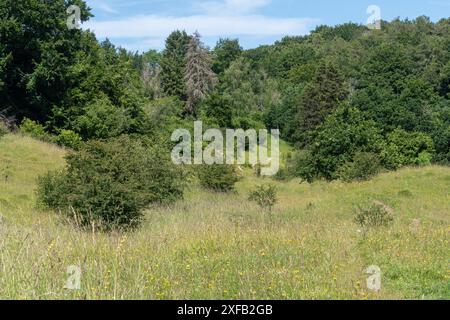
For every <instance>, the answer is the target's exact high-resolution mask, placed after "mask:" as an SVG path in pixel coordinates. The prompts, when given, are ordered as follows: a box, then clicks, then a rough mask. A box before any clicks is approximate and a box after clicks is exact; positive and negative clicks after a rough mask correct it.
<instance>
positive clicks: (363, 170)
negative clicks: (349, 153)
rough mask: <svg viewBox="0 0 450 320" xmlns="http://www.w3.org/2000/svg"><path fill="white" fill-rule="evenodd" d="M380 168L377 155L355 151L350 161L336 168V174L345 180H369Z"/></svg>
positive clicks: (379, 160)
mask: <svg viewBox="0 0 450 320" xmlns="http://www.w3.org/2000/svg"><path fill="white" fill-rule="evenodd" d="M380 170H381V159H380V157H379V155H377V154H375V153H370V152H357V153H356V154H355V156H354V157H353V159H352V161H349V162H346V163H345V164H344V165H342V166H341V167H340V168H339V169H338V176H339V177H340V178H341V179H342V180H344V181H347V182H350V181H355V180H359V181H363V180H369V179H370V178H372V177H373V176H375V175H377V174H378V173H379V172H380Z"/></svg>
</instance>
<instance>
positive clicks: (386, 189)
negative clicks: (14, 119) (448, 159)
mask: <svg viewBox="0 0 450 320" xmlns="http://www.w3.org/2000/svg"><path fill="white" fill-rule="evenodd" d="M0 151H1V152H0V174H1V176H0V214H1V216H2V222H1V223H0V234H1V237H0V297H2V298H6V299H11V298H36V299H69V298H85V299H99V298H105V299H164V298H173V299H212V298H214V299H222V298H223V299H235V298H238V299H288V298H289V299H291V298H301V299H321V298H332V299H340V298H342V299H351V298H356V299H380V298H381V299H393V298H424V299H430V298H448V297H449V296H450V285H449V283H450V281H449V280H450V273H449V269H448V258H449V257H450V249H449V248H450V246H449V232H450V227H449V226H450V214H449V213H450V168H448V167H438V166H433V167H431V166H430V167H423V168H405V169H402V170H400V171H397V172H391V173H385V174H381V175H379V176H377V177H376V178H374V179H373V180H372V181H369V182H362V183H349V184H345V183H342V182H338V181H336V182H331V183H326V182H321V181H318V182H315V183H313V184H306V183H303V184H300V182H299V181H297V180H293V181H290V182H275V181H274V182H273V183H274V184H276V185H277V187H278V190H279V202H278V204H277V205H276V207H275V209H274V212H273V215H272V216H269V215H268V214H267V213H263V212H261V210H260V209H259V208H258V207H257V206H256V205H254V204H253V203H251V202H249V201H248V200H247V198H248V191H249V190H250V188H253V186H254V185H256V184H258V183H260V182H261V180H263V179H262V178H256V177H255V176H254V175H253V174H250V173H249V174H248V175H246V177H244V179H243V180H242V181H240V182H239V183H238V184H237V192H236V193H231V194H214V193H210V192H207V191H204V190H201V191H200V188H198V187H194V188H193V190H191V191H189V192H188V194H187V195H186V197H185V198H186V199H185V200H184V201H180V202H178V203H176V204H175V205H173V206H171V207H161V206H155V207H152V208H149V210H148V211H147V213H146V216H145V221H144V222H143V224H142V227H140V228H139V229H138V230H136V231H134V232H129V233H123V234H122V233H119V232H112V233H109V234H104V233H96V232H95V231H94V232H86V231H80V230H79V229H78V228H73V227H72V226H71V225H69V222H66V221H64V220H63V219H61V218H60V216H59V215H58V214H57V213H54V212H44V211H41V210H39V209H36V204H35V195H34V190H35V188H36V182H35V181H36V177H37V176H38V175H40V174H43V173H45V172H46V171H47V170H50V169H56V168H58V167H62V166H63V164H64V160H63V156H64V154H65V152H64V151H63V150H61V149H58V148H57V147H55V146H52V145H49V144H45V143H42V142H38V141H35V140H32V139H30V138H27V137H22V136H18V135H7V136H5V137H3V138H1V139H0ZM267 180H269V179H267ZM374 200H378V201H381V202H383V203H384V204H386V205H387V206H389V207H391V208H392V209H393V211H394V223H393V225H392V226H390V227H388V228H381V229H376V230H372V231H368V232H367V233H366V234H364V233H363V232H359V231H361V230H358V226H357V225H356V224H355V223H354V222H353V217H354V214H355V213H354V210H356V207H357V206H358V205H362V206H364V205H366V204H368V203H369V204H370V203H371V202H372V201H374ZM414 220H416V221H415V222H414ZM413 222H414V223H413ZM70 265H80V266H81V267H82V277H81V290H79V291H70V290H67V289H64V286H65V283H66V279H67V275H66V270H67V267H68V266H70ZM370 265H377V266H379V267H380V268H381V271H382V288H381V291H380V293H379V294H376V293H371V292H369V291H367V289H366V284H365V281H366V278H367V275H366V274H364V270H365V269H366V268H367V267H369V266H370Z"/></svg>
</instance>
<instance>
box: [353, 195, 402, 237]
mask: <svg viewBox="0 0 450 320" xmlns="http://www.w3.org/2000/svg"><path fill="white" fill-rule="evenodd" d="M354 221H355V223H356V224H358V225H359V226H360V227H361V228H364V229H366V230H367V229H370V228H378V227H387V226H389V225H390V224H391V223H392V222H393V221H394V212H393V210H392V208H390V207H388V206H387V205H385V204H384V203H382V202H380V201H374V202H373V203H372V204H371V205H370V206H368V207H367V208H359V210H358V212H357V214H356V216H355V218H354Z"/></svg>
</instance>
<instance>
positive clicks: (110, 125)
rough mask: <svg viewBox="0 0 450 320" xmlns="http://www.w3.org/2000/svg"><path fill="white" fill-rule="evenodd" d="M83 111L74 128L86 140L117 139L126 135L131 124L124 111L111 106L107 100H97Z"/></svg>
mask: <svg viewBox="0 0 450 320" xmlns="http://www.w3.org/2000/svg"><path fill="white" fill-rule="evenodd" d="M84 111H85V112H84V114H83V115H82V116H80V117H78V118H77V120H76V122H75V127H76V129H77V132H79V133H80V134H81V135H82V137H83V138H84V139H86V140H87V139H109V138H114V137H118V136H120V135H121V134H125V133H127V132H128V130H129V129H130V126H131V123H132V120H131V119H130V117H128V116H127V115H126V112H125V110H124V109H122V108H119V107H117V106H115V105H113V104H112V103H111V101H109V99H108V98H102V99H97V100H96V101H94V102H93V103H92V104H90V105H88V106H87V107H86V108H85V110H84Z"/></svg>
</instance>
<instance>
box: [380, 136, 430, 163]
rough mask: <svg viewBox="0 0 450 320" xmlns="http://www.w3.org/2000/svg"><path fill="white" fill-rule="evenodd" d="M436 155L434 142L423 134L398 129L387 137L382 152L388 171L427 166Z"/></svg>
mask: <svg viewBox="0 0 450 320" xmlns="http://www.w3.org/2000/svg"><path fill="white" fill-rule="evenodd" d="M433 155H434V144H433V140H432V139H431V138H430V137H429V136H428V135H426V134H425V133H422V132H407V131H405V130H403V129H396V130H394V131H393V132H392V133H390V134H389V135H388V137H387V144H386V146H385V148H384V149H383V151H382V159H383V164H384V166H385V167H386V168H388V169H398V168H401V167H403V166H409V165H426V164H429V163H430V162H431V159H432V157H433Z"/></svg>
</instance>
